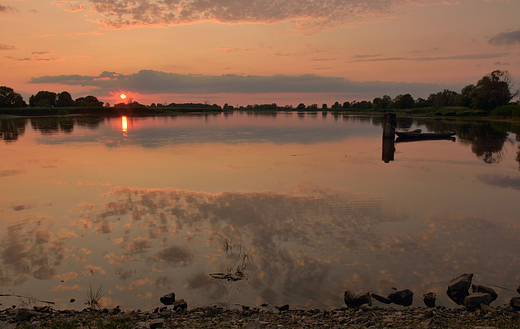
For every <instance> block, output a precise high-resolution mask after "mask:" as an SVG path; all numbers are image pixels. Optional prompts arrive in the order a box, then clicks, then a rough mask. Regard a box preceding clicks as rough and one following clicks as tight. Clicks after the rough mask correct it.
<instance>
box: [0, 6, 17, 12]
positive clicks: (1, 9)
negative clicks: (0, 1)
mask: <svg viewBox="0 0 520 329" xmlns="http://www.w3.org/2000/svg"><path fill="white" fill-rule="evenodd" d="M13 11H16V8H14V7H11V6H2V5H0V13H7V12H13Z"/></svg>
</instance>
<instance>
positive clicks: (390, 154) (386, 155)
mask: <svg viewBox="0 0 520 329" xmlns="http://www.w3.org/2000/svg"><path fill="white" fill-rule="evenodd" d="M396 127H397V118H396V115H395V113H385V120H384V122H383V161H384V162H385V163H388V162H390V161H394V153H395V128H396Z"/></svg>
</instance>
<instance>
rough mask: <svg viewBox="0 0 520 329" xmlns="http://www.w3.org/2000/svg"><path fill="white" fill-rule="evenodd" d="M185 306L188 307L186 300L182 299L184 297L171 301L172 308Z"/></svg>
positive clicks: (183, 307)
mask: <svg viewBox="0 0 520 329" xmlns="http://www.w3.org/2000/svg"><path fill="white" fill-rule="evenodd" d="M187 308H188V303H186V301H184V299H181V300H178V301H176V302H173V309H174V310H178V309H187Z"/></svg>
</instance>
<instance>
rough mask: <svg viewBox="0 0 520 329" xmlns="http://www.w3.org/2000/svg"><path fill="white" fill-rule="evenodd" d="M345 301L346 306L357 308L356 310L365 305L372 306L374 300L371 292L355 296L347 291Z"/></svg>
mask: <svg viewBox="0 0 520 329" xmlns="http://www.w3.org/2000/svg"><path fill="white" fill-rule="evenodd" d="M343 300H344V301H345V304H346V305H347V306H348V307H355V308H357V307H360V306H361V305H363V304H368V305H371V304H372V298H371V297H370V293H369V292H365V293H362V294H358V295H354V294H353V293H352V292H350V291H348V290H346V291H345V295H344V297H343Z"/></svg>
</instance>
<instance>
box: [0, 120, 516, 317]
mask: <svg viewBox="0 0 520 329" xmlns="http://www.w3.org/2000/svg"><path fill="white" fill-rule="evenodd" d="M381 120H382V119H381V118H379V117H375V118H371V117H359V116H341V115H340V116H335V115H332V114H328V115H322V113H317V114H316V113H314V114H297V113H278V114H277V115H274V114H268V115H267V114H264V115H261V114H258V113H256V114H253V113H239V112H235V113H233V114H211V115H189V116H177V117H149V118H95V117H68V118H59V119H58V118H33V119H9V120H7V119H2V120H0V134H1V138H2V139H3V140H4V141H3V142H0V154H1V159H2V161H0V229H1V230H0V243H1V245H2V254H1V256H0V257H1V262H0V290H1V292H2V293H3V294H16V295H21V296H28V297H34V298H37V299H42V300H51V301H54V302H56V304H55V307H56V308H75V309H82V308H83V307H84V305H83V302H84V300H85V299H86V297H87V293H86V292H87V290H89V287H90V286H91V287H92V288H93V289H94V290H96V289H98V288H99V287H102V290H103V291H104V292H105V293H106V295H105V297H104V298H103V300H102V302H103V304H104V305H105V306H108V307H114V306H116V305H121V306H122V307H123V308H130V309H136V308H140V309H151V308H154V307H156V306H160V303H159V297H160V296H162V295H164V294H166V293H169V292H175V293H176V295H177V298H178V299H179V298H183V299H185V300H186V301H187V302H188V305H189V306H190V307H193V306H203V305H212V304H215V303H219V304H222V305H225V306H233V305H237V304H246V305H250V306H258V305H260V304H261V303H264V302H265V303H269V304H270V305H274V304H277V303H289V304H290V305H291V307H293V308H316V307H329V306H334V307H337V306H342V305H343V301H342V297H343V296H342V295H343V291H344V290H345V289H351V290H354V291H363V290H365V291H366V290H369V291H371V292H374V293H379V294H388V293H389V292H391V291H392V290H391V288H392V287H395V288H398V289H405V288H409V289H411V290H413V291H414V292H415V304H416V305H421V301H420V297H421V296H422V294H424V293H426V292H429V291H434V292H436V293H437V294H438V296H439V304H442V305H446V306H449V307H454V306H455V304H454V303H453V302H451V301H449V300H448V299H447V298H446V297H445V290H446V282H447V281H448V280H450V279H451V278H453V277H455V276H458V275H460V274H462V273H469V272H472V273H474V274H475V277H474V283H477V284H484V285H494V286H500V287H504V288H508V289H512V290H514V289H516V287H517V286H518V284H520V273H519V272H518V269H519V268H520V261H519V258H518V254H519V251H520V217H519V215H518V214H520V203H519V202H518V198H519V193H520V172H519V160H520V156H519V152H520V149H519V142H518V138H517V135H516V134H515V133H513V131H518V128H515V127H514V126H509V125H507V124H490V123H482V122H480V123H471V122H459V121H417V120H412V119H400V120H399V127H398V130H408V129H416V128H421V129H422V130H423V131H445V130H453V131H457V136H456V141H454V142H453V141H448V140H441V141H422V142H411V143H397V144H395V154H394V161H390V162H389V163H385V162H383V161H382V128H381ZM226 279H230V280H226ZM495 289H496V290H497V292H498V293H499V295H500V296H499V300H498V301H497V302H495V304H496V305H498V304H501V303H505V302H507V300H508V299H509V298H511V297H512V296H514V295H515V294H516V293H513V292H511V291H508V290H506V289H501V288H495ZM71 298H74V299H76V301H75V302H74V303H70V299H71ZM1 301H2V304H3V305H10V304H16V305H19V304H22V303H24V302H31V303H34V302H35V301H34V300H28V299H24V298H21V299H20V298H14V297H2V299H1Z"/></svg>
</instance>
